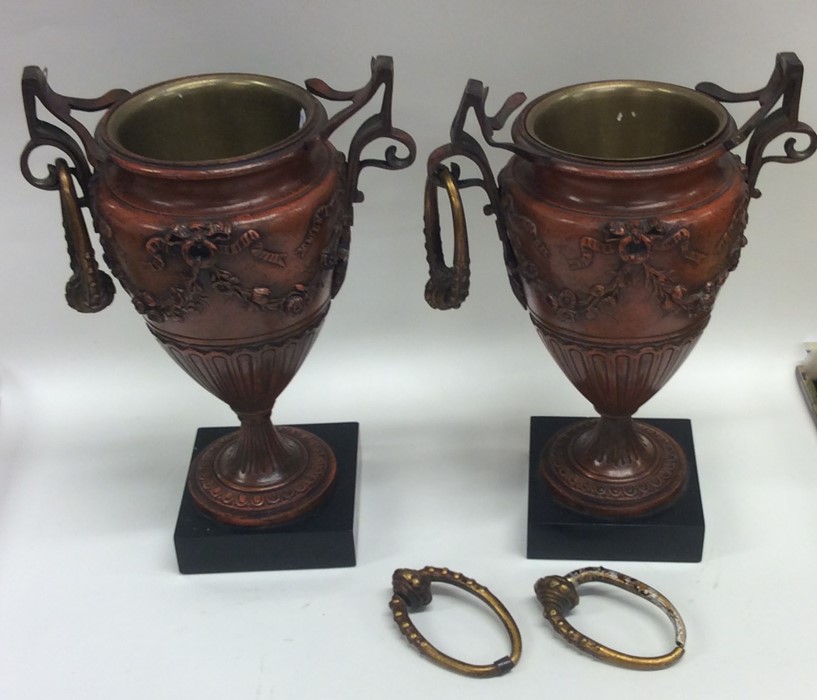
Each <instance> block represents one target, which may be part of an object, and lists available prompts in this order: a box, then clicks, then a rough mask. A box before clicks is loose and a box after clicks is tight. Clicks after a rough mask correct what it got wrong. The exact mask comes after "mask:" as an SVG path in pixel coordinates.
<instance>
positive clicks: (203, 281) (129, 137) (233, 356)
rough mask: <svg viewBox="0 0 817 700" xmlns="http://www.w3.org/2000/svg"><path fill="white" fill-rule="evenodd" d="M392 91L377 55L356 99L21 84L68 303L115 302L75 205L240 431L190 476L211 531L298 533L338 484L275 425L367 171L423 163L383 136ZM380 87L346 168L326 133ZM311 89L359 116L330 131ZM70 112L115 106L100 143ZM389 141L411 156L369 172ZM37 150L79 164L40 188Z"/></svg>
mask: <svg viewBox="0 0 817 700" xmlns="http://www.w3.org/2000/svg"><path fill="white" fill-rule="evenodd" d="M392 80H393V68H392V63H391V59H390V58H387V57H379V58H378V59H375V60H374V61H373V62H372V77H371V80H370V81H369V83H368V84H367V85H366V86H364V87H363V88H361V89H360V90H356V91H352V92H338V91H335V90H333V89H331V88H329V87H328V86H327V85H326V84H325V83H323V82H322V81H318V80H311V81H308V83H307V87H308V89H309V91H307V90H304V89H302V88H300V87H298V86H296V85H293V84H291V83H287V82H285V81H282V80H277V79H274V78H267V77H265V76H253V75H242V74H222V75H210V76H195V77H192V78H182V79H179V80H174V81H169V82H167V83H162V84H159V85H156V86H152V87H150V88H146V89H145V90H142V91H140V92H137V93H134V94H133V95H129V94H128V93H126V92H124V91H115V92H112V93H108V94H107V95H106V96H104V97H102V98H100V99H99V100H78V99H76V98H68V97H63V96H61V95H57V94H56V93H54V92H53V91H52V90H51V89H50V88H49V87H48V85H47V83H46V82H45V77H44V75H43V74H42V72H41V71H40V70H39V69H37V68H28V69H26V72H25V73H24V77H23V95H24V102H25V106H26V113H27V117H28V123H29V129H30V131H31V137H32V140H31V142H30V143H29V145H28V146H27V147H26V149H25V151H24V153H23V172H24V174H25V175H26V177H27V179H29V181H30V182H32V184H34V185H36V186H39V187H42V188H43V189H59V190H60V193H61V198H62V202H63V211H64V222H65V227H66V236H67V238H68V243H69V253H71V261H72V269H73V271H74V276H73V277H72V279H71V281H70V282H69V285H68V287H67V289H66V294H67V297H68V302H69V304H71V306H73V307H74V308H77V309H78V310H81V311H96V310H98V309H100V308H104V306H106V305H107V304H108V303H109V302H110V299H111V298H112V295H113V286H112V285H111V283H110V279H109V278H107V276H106V275H105V274H104V273H102V272H100V271H99V270H98V269H97V267H96V263H95V262H94V261H93V254H92V250H91V247H90V244H89V242H88V237H87V232H86V231H85V230H84V224H83V222H82V215H81V212H80V209H79V207H80V205H87V206H89V208H90V209H91V212H92V214H93V220H94V225H95V228H96V229H97V231H98V232H99V234H100V238H101V242H102V246H103V249H104V251H105V261H106V263H107V264H108V266H109V268H110V269H111V271H112V272H113V274H114V276H115V277H116V278H117V279H118V280H119V281H120V283H121V284H122V286H123V287H124V289H125V290H126V291H127V292H128V294H129V295H130V297H131V300H132V301H133V304H134V306H135V308H136V310H137V311H138V312H139V313H140V314H142V315H143V316H144V317H145V320H146V323H147V326H148V329H149V330H150V331H151V333H153V335H154V336H155V337H156V339H157V340H158V341H159V342H160V343H161V344H162V346H163V347H164V348H165V350H167V352H168V353H169V354H170V356H171V357H172V358H173V359H174V360H175V361H176V362H177V363H178V364H179V366H180V367H182V369H184V370H185V371H186V372H187V373H188V374H190V376H192V377H193V378H194V379H195V380H196V381H197V382H199V384H201V385H202V386H203V387H204V388H206V389H207V390H208V391H210V392H212V393H213V394H215V395H216V396H218V397H219V398H220V399H222V400H223V401H225V402H226V403H228V404H229V405H230V407H231V408H232V409H233V410H234V411H235V412H236V413H237V414H238V416H239V418H240V420H241V428H240V429H239V430H238V431H236V432H235V433H233V434H231V435H228V436H226V437H224V438H221V439H220V440H217V441H216V442H214V443H212V444H211V445H209V446H208V447H207V448H206V449H205V450H203V451H202V453H201V454H200V455H198V456H197V458H196V459H195V460H194V462H193V464H192V465H191V469H190V473H189V477H188V488H189V490H190V493H191V495H192V497H193V499H194V500H195V502H196V503H197V504H198V506H199V507H200V508H201V509H202V510H204V511H205V512H206V513H208V514H210V515H211V516H212V517H214V518H216V519H217V520H219V521H222V522H226V523H232V524H238V525H258V526H262V525H272V524H278V523H282V522H288V521H291V520H293V519H295V518H298V517H300V516H302V515H304V514H305V513H307V512H309V511H310V510H312V509H313V508H315V507H316V506H317V505H319V504H320V503H321V502H322V501H323V500H324V499H325V498H326V496H327V495H328V493H329V492H330V489H331V487H332V484H333V480H334V477H335V470H336V465H335V458H334V455H333V454H332V451H331V449H330V448H329V447H328V446H327V445H326V444H325V443H324V442H323V441H322V440H320V439H319V438H317V437H316V436H314V435H311V434H310V433H307V432H305V431H303V430H300V429H295V428H291V427H281V428H275V427H273V425H272V423H271V421H270V414H271V410H272V407H273V404H274V403H275V400H276V398H277V397H278V395H279V394H280V393H281V391H282V390H283V389H284V388H285V387H286V386H287V384H288V383H289V381H290V380H291V379H292V377H293V376H294V375H295V373H296V372H297V370H298V368H299V367H300V365H301V363H302V362H303V360H304V358H305V357H306V354H307V353H308V352H309V349H310V348H311V346H312V344H313V342H314V341H315V338H316V336H317V334H318V332H319V330H320V328H321V326H322V324H323V321H324V318H325V316H326V313H327V311H328V310H329V306H330V302H331V299H332V298H333V297H334V296H335V294H336V293H337V292H338V290H339V289H340V287H341V285H342V283H343V279H344V275H345V271H346V262H347V257H348V253H349V237H350V226H351V223H352V205H353V203H354V202H356V201H361V200H362V198H363V197H362V194H361V193H360V192H358V190H357V179H358V174H359V172H360V169H361V167H363V166H364V165H375V166H377V167H384V168H389V169H395V168H402V167H406V166H408V165H409V164H410V163H411V162H412V160H413V158H414V152H415V147H414V142H413V141H412V139H411V137H410V136H409V135H408V134H406V133H405V132H403V131H401V130H399V129H395V128H394V127H393V126H392V124H391V90H392ZM381 86H384V96H383V105H382V109H381V111H380V113H379V114H377V115H376V116H374V117H370V118H369V119H368V120H366V122H364V124H363V125H362V126H361V127H360V129H359V130H358V132H357V133H356V135H355V136H354V137H353V139H352V143H351V146H350V149H349V157H348V160H347V158H346V157H345V156H344V155H343V154H341V153H339V152H338V151H337V150H336V149H335V148H334V147H333V146H332V144H331V143H330V142H329V136H330V135H331V133H332V132H333V131H334V130H335V129H336V128H337V127H338V126H340V124H341V123H343V122H344V121H345V120H346V119H347V118H348V117H350V116H351V115H352V114H354V113H355V112H357V111H358V110H359V109H360V108H361V107H362V106H363V105H364V104H366V103H367V102H368V101H369V100H370V99H371V98H372V97H373V95H374V94H375V93H376V92H377V90H378V89H379V88H380V87H381ZM313 94H315V95H318V96H320V97H324V98H327V99H330V100H343V101H349V102H351V104H350V105H349V106H347V107H346V108H344V109H343V110H341V111H340V112H338V114H336V115H335V116H334V117H332V118H331V119H330V118H328V117H327V114H326V111H325V109H324V108H323V106H322V105H321V104H320V102H319V101H318V100H317V99H315V97H314V96H313ZM35 98H36V99H39V100H40V102H42V104H43V105H44V106H45V107H46V109H48V110H49V111H50V112H51V113H52V114H53V115H54V116H56V117H57V118H58V119H60V120H61V121H63V122H64V123H66V124H68V125H69V126H71V127H72V128H73V129H74V130H75V131H76V133H77V135H78V136H79V137H80V140H81V141H82V145H83V147H84V153H83V149H82V148H80V146H79V145H78V144H77V143H76V141H74V140H73V138H72V137H70V136H69V135H68V134H67V133H66V132H64V131H62V130H61V129H59V128H57V127H55V126H54V125H52V124H49V123H47V122H43V121H41V120H39V119H38V118H37V116H36V99H35ZM72 109H77V110H84V111H93V110H100V109H106V110H108V111H107V112H106V113H105V115H104V116H103V117H102V119H101V121H100V123H99V125H98V127H97V131H96V136H95V138H92V137H91V135H90V134H89V133H88V132H87V131H85V130H84V127H82V126H81V124H79V123H78V122H77V121H76V120H75V119H73V118H72V117H71V110H72ZM379 137H386V138H391V139H394V140H396V141H398V142H400V143H402V144H404V145H405V146H406V147H407V148H408V154H407V155H406V156H404V157H398V156H397V155H396V153H395V148H394V147H393V146H392V147H389V148H388V149H387V151H386V156H385V159H384V160H381V161H372V160H366V161H361V159H360V154H361V151H362V149H363V147H364V146H365V145H366V144H368V143H370V142H371V141H373V140H375V139H377V138H379ZM40 145H55V146H57V147H58V148H61V149H62V150H63V151H64V152H65V153H66V155H67V156H68V158H69V159H70V160H71V161H72V162H71V164H70V165H69V164H68V163H67V162H66V161H64V160H58V161H57V163H56V164H55V165H54V166H53V168H52V169H51V170H50V172H49V176H48V177H46V178H42V179H38V178H35V177H33V176H32V175H31V172H30V171H29V169H28V163H27V160H28V156H29V154H30V153H31V151H32V150H33V149H34V148H36V147H38V146H40ZM85 156H87V158H88V161H89V162H90V164H89V163H86V162H85ZM72 178H76V181H77V182H78V183H79V186H80V188H81V190H82V198H81V199H78V198H77V197H76V194H75V193H74V189H73V180H72Z"/></svg>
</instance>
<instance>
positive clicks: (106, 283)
mask: <svg viewBox="0 0 817 700" xmlns="http://www.w3.org/2000/svg"><path fill="white" fill-rule="evenodd" d="M22 90H23V107H24V108H25V114H26V123H27V124H28V132H29V135H30V136H31V138H30V140H29V142H28V143H27V144H26V146H25V148H24V149H23V153H22V155H21V156H20V170H21V171H22V173H23V177H24V178H25V179H26V180H27V181H28V182H29V183H30V184H31V185H34V187H37V188H39V189H41V190H59V193H60V203H61V205H62V225H63V228H64V229H65V240H66V242H67V244H68V257H69V259H70V261H71V273H72V274H71V278H70V279H69V280H68V283H67V284H66V286H65V298H66V301H67V302H68V305H69V306H70V307H71V308H72V309H76V310H77V311H81V312H83V313H88V312H95V311H100V310H101V309H104V308H105V307H106V306H108V304H110V303H111V301H112V300H113V296H114V286H113V282H112V281H111V278H110V277H109V276H108V275H107V274H105V273H104V272H102V271H100V269H99V267H98V266H97V263H96V259H95V257H94V249H93V246H92V245H91V239H90V238H89V237H88V229H87V227H86V225H85V220H84V218H83V215H82V207H83V206H87V203H88V182H89V181H90V179H91V167H97V166H98V165H99V161H100V155H99V154H98V146H97V145H96V143H95V142H94V139H93V136H91V133H90V132H89V131H88V129H86V128H85V127H84V126H83V125H82V124H81V123H80V122H79V121H78V120H77V119H76V118H74V117H72V116H71V111H72V110H79V111H81V112H97V111H100V110H104V109H108V108H109V107H111V106H112V105H114V104H116V102H118V101H119V100H121V99H124V98H125V97H126V96H127V95H129V94H130V93H129V92H128V91H127V90H110V91H109V92H106V93H105V94H104V95H103V96H102V97H99V98H97V99H94V100H86V99H82V98H79V97H67V96H65V95H60V94H59V93H56V92H54V91H53V90H52V89H51V87H50V86H49V85H48V81H47V79H46V73H45V71H43V70H41V69H40V68H38V67H37V66H27V67H26V68H25V70H24V71H23V79H22ZM38 100H39V101H40V103H41V104H42V105H43V106H44V107H45V109H46V110H47V111H48V112H50V113H51V114H52V115H54V117H56V118H57V119H58V120H59V121H61V122H62V123H63V124H65V125H66V126H68V127H70V128H71V129H73V130H74V133H75V134H76V135H77V136H78V137H79V142H77V140H76V139H75V138H73V137H72V136H70V135H69V134H68V133H67V132H65V131H63V130H62V129H60V128H59V127H57V126H55V125H54V124H50V123H49V122H46V121H43V120H42V119H40V118H39V117H38V116H37V101H38ZM80 143H81V144H82V145H80ZM40 146H51V147H53V148H56V149H57V150H60V151H62V152H63V153H64V154H65V155H66V156H67V157H68V159H69V160H70V162H71V164H72V166H73V167H72V166H70V165H69V164H68V162H66V161H65V160H64V159H63V158H58V159H57V160H56V162H55V163H53V164H50V165H49V166H48V174H47V175H46V176H45V177H37V176H36V175H34V173H33V172H31V165H30V163H29V160H30V158H31V154H32V153H33V152H34V151H35V150H36V149H37V148H39V147H40ZM83 148H84V149H85V150H84V153H83ZM86 156H87V158H86ZM74 179H76V181H77V182H78V183H79V186H80V190H81V192H82V196H77V192H76V189H75V188H74Z"/></svg>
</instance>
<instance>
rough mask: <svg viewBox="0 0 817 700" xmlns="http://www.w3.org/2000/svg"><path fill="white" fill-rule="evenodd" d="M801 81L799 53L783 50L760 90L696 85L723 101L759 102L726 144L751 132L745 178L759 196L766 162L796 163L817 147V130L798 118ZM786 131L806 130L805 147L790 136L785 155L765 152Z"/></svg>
mask: <svg viewBox="0 0 817 700" xmlns="http://www.w3.org/2000/svg"><path fill="white" fill-rule="evenodd" d="M802 85H803V64H802V62H801V61H800V59H799V58H798V57H797V54H795V53H791V52H782V53H779V54H777V57H776V60H775V66H774V70H773V71H772V75H771V77H770V78H769V82H768V83H766V85H765V86H764V87H762V88H760V90H755V91H754V92H730V91H729V90H725V89H724V88H722V87H720V86H719V85H715V84H714V83H699V84H698V85H697V86H696V88H695V89H696V90H698V91H699V92H703V93H704V94H706V95H709V96H710V97H714V98H715V99H716V100H719V101H720V102H726V103H732V102H757V103H758V105H759V107H758V109H757V111H756V112H755V113H754V114H753V115H752V116H751V117H750V118H749V119H748V120H747V121H746V123H745V124H744V125H743V126H741V127H740V128H739V129H738V130H737V132H736V133H735V135H734V137H733V138H732V139H730V141H728V142H727V144H726V146H727V147H728V148H734V147H735V146H738V145H740V144H741V143H743V142H744V141H745V140H746V139H747V138H749V137H750V136H751V138H749V145H748V146H747V148H746V167H747V174H746V180H747V182H748V184H749V192H750V194H751V195H752V197H759V196H760V190H758V189H757V187H756V186H755V185H756V183H757V176H758V173H759V172H760V169H761V168H762V167H763V166H764V165H765V164H766V163H797V162H799V161H801V160H805V159H806V158H809V157H810V156H812V155H813V154H814V152H815V151H817V134H815V133H814V130H813V129H812V128H811V127H810V126H809V125H808V124H805V123H803V122H801V121H800V118H799V110H800V92H801V89H802ZM781 99H782V104H781V105H780V107H779V108H778V109H776V110H774V111H772V108H773V107H774V106H775V105H776V104H777V103H778V102H779V101H781ZM786 133H798V134H803V135H805V136H806V137H808V144H807V145H806V146H805V147H804V148H798V147H797V145H796V139H795V138H794V137H790V138H788V139H786V141H785V142H784V144H783V152H784V154H785V155H777V156H764V155H763V151H764V150H765V148H766V146H768V145H769V143H771V141H773V140H774V139H776V138H777V137H778V136H782V135H783V134H786Z"/></svg>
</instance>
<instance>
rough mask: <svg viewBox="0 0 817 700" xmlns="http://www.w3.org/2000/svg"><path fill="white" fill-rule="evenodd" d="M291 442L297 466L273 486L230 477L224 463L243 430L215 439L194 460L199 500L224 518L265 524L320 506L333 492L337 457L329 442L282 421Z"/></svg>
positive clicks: (282, 432)
mask: <svg viewBox="0 0 817 700" xmlns="http://www.w3.org/2000/svg"><path fill="white" fill-rule="evenodd" d="M275 431H276V433H277V436H278V438H279V439H280V440H281V442H283V443H286V444H287V446H288V447H289V450H288V451H289V453H290V455H292V457H291V461H294V462H295V468H294V469H292V470H291V471H290V473H289V475H288V476H287V477H286V478H284V479H281V480H278V481H276V482H275V483H274V484H271V485H267V486H262V487H259V486H247V485H242V484H239V483H236V482H234V481H228V480H225V479H224V478H223V477H222V476H221V475H220V474H221V473H222V472H223V469H222V468H221V467H222V465H223V464H224V463H225V462H226V461H229V459H230V456H231V454H232V453H233V452H234V451H235V445H236V442H237V441H238V435H239V431H235V432H234V433H230V434H229V435H225V436H224V437H221V438H219V439H218V440H215V441H214V442H211V443H210V444H209V445H208V446H207V447H205V448H204V450H202V452H201V453H200V454H199V455H198V456H197V457H196V458H195V459H194V460H193V463H192V464H191V466H190V474H189V476H188V479H187V488H188V490H189V491H190V495H191V497H192V498H193V501H195V503H196V505H197V506H198V507H199V508H200V509H201V510H202V511H204V512H205V513H206V514H207V515H209V516H210V517H212V518H214V519H215V520H218V521H219V522H222V523H227V524H230V525H244V526H252V527H263V526H267V525H281V524H283V523H287V522H290V521H292V520H296V519H298V518H300V517H302V516H304V515H306V514H307V513H309V512H310V511H312V510H313V509H315V508H317V507H318V506H319V505H320V504H321V503H322V502H323V501H324V500H325V499H326V497H327V496H328V495H329V491H330V488H331V487H332V484H333V483H334V481H335V473H336V472H337V463H336V461H335V455H334V454H333V452H332V450H331V448H330V447H329V445H327V444H326V443H325V442H324V441H323V440H321V439H320V438H319V437H317V436H315V435H313V434H312V433H309V432H307V431H305V430H301V429H299V428H293V427H291V426H283V427H276V428H275Z"/></svg>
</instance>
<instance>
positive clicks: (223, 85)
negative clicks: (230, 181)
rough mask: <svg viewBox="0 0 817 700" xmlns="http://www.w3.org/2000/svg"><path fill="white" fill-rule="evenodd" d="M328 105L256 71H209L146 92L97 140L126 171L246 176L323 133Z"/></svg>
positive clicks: (104, 124) (122, 107)
mask: <svg viewBox="0 0 817 700" xmlns="http://www.w3.org/2000/svg"><path fill="white" fill-rule="evenodd" d="M326 121H327V116H326V110H325V109H324V107H323V105H321V103H320V102H319V101H318V100H317V99H316V98H315V97H313V96H312V95H311V94H310V93H309V92H307V91H306V90H305V89H304V88H302V87H300V86H299V85H296V84H295V83H291V82H289V81H286V80H282V79H280V78H274V77H270V76H265V75H260V74H254V73H207V74H202V75H194V76H187V77H182V78H174V79H172V80H167V81H164V82H161V83H156V84H154V85H150V86H148V87H145V88H143V89H141V90H138V91H137V92H134V93H133V94H131V95H129V96H128V97H127V98H125V99H124V100H122V101H121V102H119V103H118V104H117V105H115V106H114V107H112V108H111V109H110V110H109V111H108V112H107V113H106V114H105V116H104V117H103V118H102V120H100V122H99V125H98V127H97V139H98V140H99V142H100V143H101V144H102V145H103V146H104V147H105V149H106V150H107V151H108V153H109V154H110V155H111V156H112V157H114V158H115V159H116V160H117V162H119V163H120V164H122V165H126V166H127V165H131V166H134V167H136V168H139V169H146V170H156V171H161V170H179V169H183V170H211V171H212V170H216V171H220V170H231V171H233V170H244V169H247V168H250V169H253V168H254V167H255V166H257V165H258V164H259V162H261V163H266V162H267V161H269V160H270V159H271V158H276V157H278V156H281V155H284V154H287V153H289V152H291V151H293V150H295V149H297V148H298V147H299V146H300V145H302V144H303V143H304V142H305V141H307V140H309V139H310V138H312V137H314V136H316V135H317V134H319V133H320V132H321V130H322V129H323V127H324V125H325V124H326Z"/></svg>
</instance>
